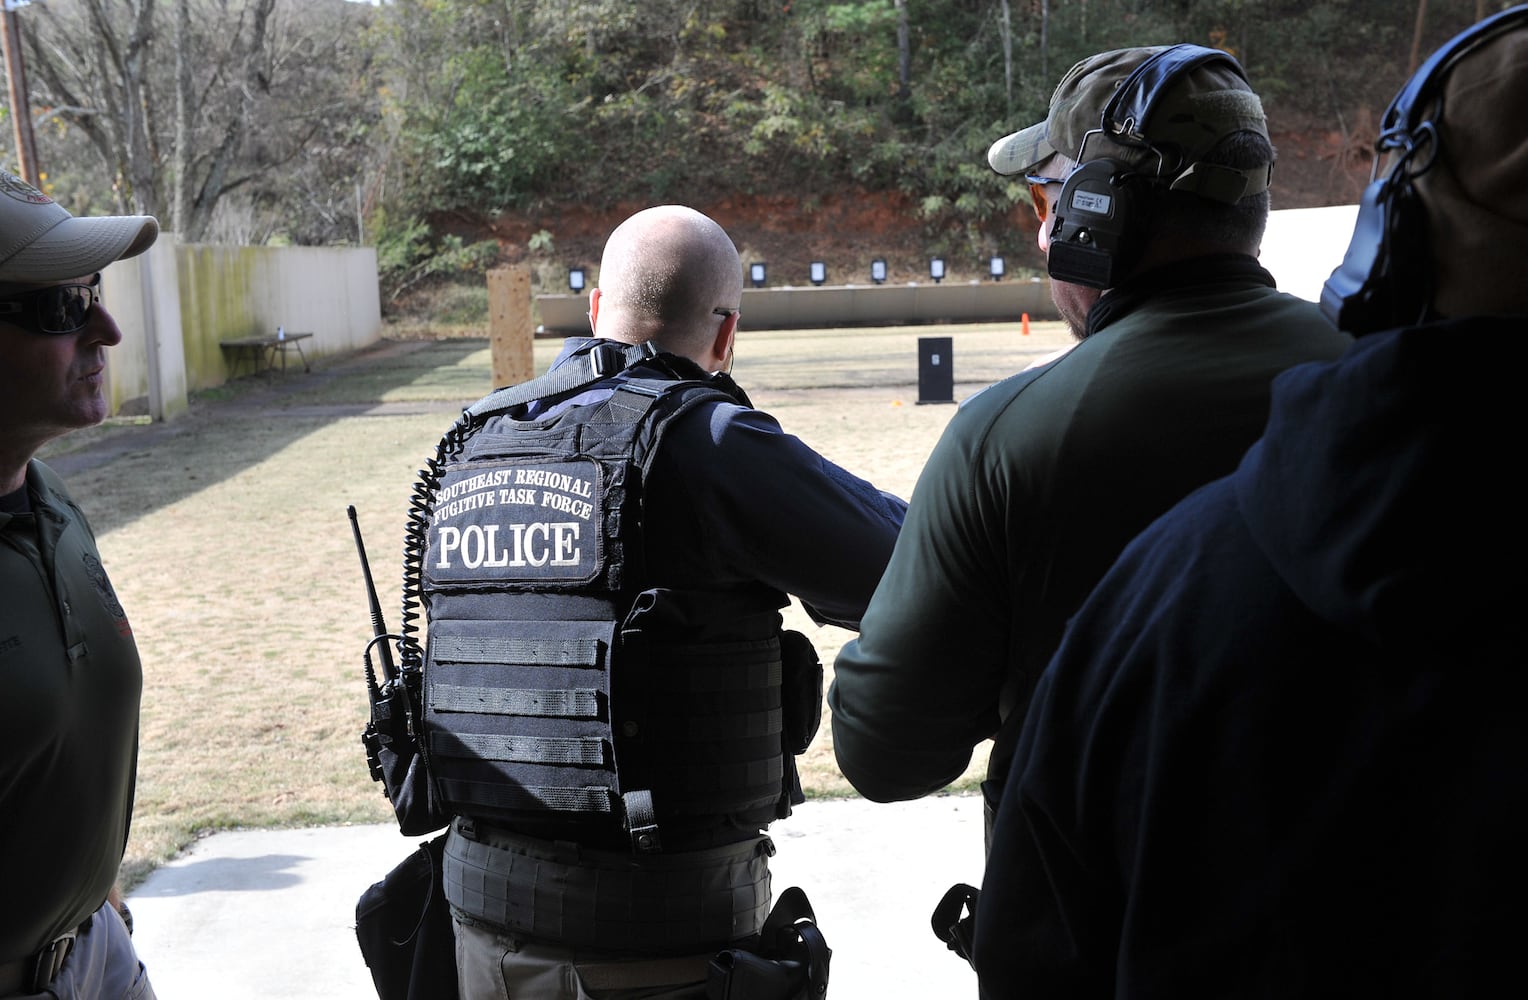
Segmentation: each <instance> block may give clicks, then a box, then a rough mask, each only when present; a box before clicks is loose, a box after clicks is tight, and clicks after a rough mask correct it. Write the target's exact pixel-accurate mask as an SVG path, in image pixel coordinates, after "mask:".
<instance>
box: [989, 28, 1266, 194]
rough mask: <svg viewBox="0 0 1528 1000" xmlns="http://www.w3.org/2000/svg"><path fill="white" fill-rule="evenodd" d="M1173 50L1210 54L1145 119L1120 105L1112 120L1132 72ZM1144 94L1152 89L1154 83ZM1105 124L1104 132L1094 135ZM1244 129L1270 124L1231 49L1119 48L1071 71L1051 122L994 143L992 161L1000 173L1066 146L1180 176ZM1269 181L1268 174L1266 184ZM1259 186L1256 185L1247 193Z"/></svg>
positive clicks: (1077, 155)
mask: <svg viewBox="0 0 1528 1000" xmlns="http://www.w3.org/2000/svg"><path fill="white" fill-rule="evenodd" d="M1169 49H1172V50H1175V51H1173V53H1172V54H1173V56H1174V57H1177V56H1182V57H1185V58H1192V57H1196V56H1198V57H1204V58H1205V60H1206V61H1204V62H1200V63H1198V64H1195V65H1193V66H1192V68H1191V69H1189V70H1188V71H1187V72H1186V73H1181V74H1180V75H1178V76H1177V77H1176V79H1174V80H1173V81H1172V82H1171V83H1170V84H1169V85H1168V86H1167V87H1166V89H1164V90H1163V91H1162V93H1161V94H1160V95H1156V96H1155V99H1154V100H1151V101H1150V103H1149V105H1148V111H1147V114H1145V115H1144V116H1143V120H1141V121H1135V120H1134V119H1133V117H1132V116H1129V115H1126V114H1125V113H1124V112H1125V111H1126V110H1127V109H1125V108H1119V109H1114V113H1113V114H1110V119H1111V120H1110V121H1109V122H1107V123H1105V122H1104V121H1103V119H1104V117H1105V115H1106V113H1109V112H1110V110H1111V109H1110V107H1109V106H1110V102H1111V101H1112V100H1113V99H1114V98H1115V95H1116V94H1118V93H1120V88H1121V87H1122V86H1123V85H1124V84H1125V82H1126V81H1127V80H1128V79H1129V78H1130V76H1131V74H1133V73H1135V72H1136V70H1138V69H1140V68H1141V66H1142V65H1143V64H1144V63H1145V62H1146V61H1147V60H1148V59H1151V58H1152V57H1153V56H1156V55H1159V54H1161V53H1164V52H1168V51H1169ZM1158 65H1161V64H1158ZM1145 93H1146V94H1147V95H1150V90H1146V91H1145ZM1100 128H1102V129H1103V132H1102V133H1101V134H1094V135H1091V136H1090V135H1089V133H1090V132H1095V133H1096V132H1098V130H1099V129H1100ZM1242 131H1251V132H1256V133H1258V134H1260V135H1263V136H1265V137H1266V136H1267V135H1268V123H1267V119H1266V118H1265V117H1264V115H1263V104H1262V102H1261V101H1260V100H1258V97H1257V95H1256V94H1255V93H1253V92H1252V88H1251V86H1249V85H1248V83H1247V80H1246V77H1245V76H1244V75H1243V74H1242V72H1241V67H1240V66H1239V65H1238V64H1237V63H1236V60H1235V59H1234V58H1233V57H1232V56H1230V55H1229V54H1228V53H1224V52H1219V51H1218V50H1213V49H1203V48H1200V47H1199V46H1189V45H1180V46H1163V45H1158V46H1149V47H1143V48H1132V49H1115V50H1114V51H1112V52H1101V53H1099V54H1098V55H1094V56H1089V57H1088V58H1086V59H1084V60H1083V61H1082V62H1080V63H1078V64H1077V65H1075V66H1073V67H1072V68H1071V69H1070V70H1068V71H1067V74H1066V76H1064V77H1062V78H1061V82H1060V83H1059V84H1057V86H1056V92H1055V93H1054V94H1052V95H1051V102H1050V114H1049V115H1047V116H1046V119H1045V121H1043V122H1039V123H1037V124H1035V125H1031V126H1029V127H1028V128H1026V129H1020V130H1019V131H1017V132H1015V133H1013V134H1012V135H1008V136H1004V137H1003V138H1001V139H999V140H998V141H997V142H995V143H993V144H992V148H991V149H989V150H988V151H987V162H988V163H990V164H991V165H992V169H993V170H996V171H997V172H998V173H1000V174H1027V173H1032V172H1033V171H1034V169H1035V168H1036V167H1038V166H1039V165H1040V164H1041V163H1044V162H1045V161H1046V160H1047V159H1049V158H1050V157H1051V156H1052V155H1054V154H1056V153H1061V154H1062V155H1064V156H1066V157H1067V158H1069V159H1071V160H1074V161H1077V162H1079V163H1082V162H1086V161H1087V160H1097V159H1102V158H1104V157H1107V158H1109V159H1113V160H1118V161H1120V162H1121V163H1123V164H1125V165H1127V166H1129V167H1135V168H1139V169H1141V170H1143V171H1147V172H1150V173H1155V174H1158V175H1166V174H1168V173H1169V172H1170V173H1171V175H1172V176H1174V177H1177V176H1179V175H1180V174H1182V173H1183V172H1184V171H1185V170H1187V169H1188V168H1190V167H1192V166H1193V164H1194V163H1195V162H1196V161H1198V160H1199V158H1200V157H1202V156H1204V155H1205V154H1206V153H1208V152H1209V151H1210V150H1211V149H1212V148H1214V146H1215V145H1216V144H1217V143H1218V142H1220V140H1221V139H1223V138H1225V137H1226V136H1228V135H1230V134H1232V133H1234V132H1242ZM1084 143H1085V144H1086V150H1084V148H1083V147H1084ZM1084 154H1085V158H1084ZM1266 186H1267V184H1266V179H1264V181H1263V184H1262V187H1266ZM1262 187H1259V188H1256V190H1262ZM1252 193H1255V192H1254V190H1253V189H1252V188H1250V187H1249V189H1248V190H1246V191H1245V192H1243V195H1245V194H1252ZM1233 200H1234V199H1233Z"/></svg>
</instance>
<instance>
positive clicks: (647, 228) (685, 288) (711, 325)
mask: <svg viewBox="0 0 1528 1000" xmlns="http://www.w3.org/2000/svg"><path fill="white" fill-rule="evenodd" d="M594 294H595V295H597V296H598V299H597V303H592V304H593V305H594V310H595V333H596V334H597V335H598V336H601V337H610V338H612V339H614V340H620V341H623V342H625V343H630V344H640V343H644V342H645V341H648V340H656V341H657V342H658V344H659V346H660V347H662V348H663V349H664V350H667V351H672V352H673V353H675V354H681V355H684V356H686V357H689V358H691V359H692V360H697V361H699V358H698V357H697V355H698V354H699V355H703V354H705V352H707V351H709V350H711V349H712V347H713V343H714V341H715V339H716V336H717V332H718V326H719V325H720V324H721V323H722V322H723V320H724V317H722V316H718V315H717V314H716V312H715V310H716V309H719V308H720V309H737V308H738V305H739V303H740V302H741V301H742V297H743V268H742V263H741V262H740V260H739V259H738V253H737V247H735V246H733V244H732V240H731V239H730V238H729V237H728V236H727V233H726V232H725V231H724V230H723V229H722V227H721V226H719V225H717V224H716V223H715V222H714V221H712V220H711V219H710V218H708V217H707V216H705V215H702V214H701V213H700V212H697V211H695V210H694V209H692V208H686V207H685V206H683V205H659V206H657V207H656V208H649V209H645V210H643V211H641V212H638V213H637V214H636V215H633V216H632V217H631V218H629V219H627V220H626V221H625V222H623V223H621V224H620V225H619V226H617V227H616V229H615V232H613V233H611V234H610V239H609V240H608V241H607V242H606V243H605V254H604V257H603V258H602V259H601V260H600V275H599V288H597V289H596V290H595V292H594Z"/></svg>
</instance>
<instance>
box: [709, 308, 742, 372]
mask: <svg viewBox="0 0 1528 1000" xmlns="http://www.w3.org/2000/svg"><path fill="white" fill-rule="evenodd" d="M739 315H740V314H739V313H732V314H730V315H728V316H727V317H725V318H724V319H723V320H722V322H721V326H719V327H717V328H716V339H715V340H713V341H712V342H711V353H712V354H713V355H715V357H716V364H717V368H716V370H717V371H726V370H727V369H728V368H729V367H731V366H730V365H729V364H728V362H729V360H730V359H731V358H732V347H733V343H734V342H735V341H736V339H737V321H738V316H739Z"/></svg>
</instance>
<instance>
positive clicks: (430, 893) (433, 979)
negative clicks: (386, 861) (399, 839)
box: [355, 833, 456, 1000]
mask: <svg viewBox="0 0 1528 1000" xmlns="http://www.w3.org/2000/svg"><path fill="white" fill-rule="evenodd" d="M445 849H446V835H445V834H444V833H443V834H441V835H440V836H438V837H436V838H435V839H434V840H431V841H428V842H427V843H423V844H420V845H419V849H418V850H416V851H415V852H414V853H413V854H410V855H409V856H408V857H407V858H405V859H404V860H403V862H402V863H401V864H399V865H398V866H397V867H396V868H394V869H393V870H392V871H390V872H388V873H387V875H386V876H384V877H383V879H382V881H380V882H378V883H376V884H375V885H373V886H371V887H370V888H369V889H367V890H366V891H365V892H363V893H362V894H361V898H360V901H359V902H357V903H356V907H355V933H356V939H357V941H358V942H359V944H360V946H361V956H362V957H363V958H365V960H366V967H367V968H368V969H370V970H371V980H372V983H373V984H374V985H375V986H376V988H377V996H378V998H379V1000H456V931H455V930H454V929H453V928H452V926H451V909H450V907H449V906H448V905H447V903H446V893H445V882H444V881H443V878H442V869H443V860H442V859H443V857H444V853H445Z"/></svg>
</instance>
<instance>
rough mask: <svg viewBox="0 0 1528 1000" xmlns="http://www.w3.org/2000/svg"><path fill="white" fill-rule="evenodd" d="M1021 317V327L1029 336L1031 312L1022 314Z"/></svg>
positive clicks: (1025, 334)
mask: <svg viewBox="0 0 1528 1000" xmlns="http://www.w3.org/2000/svg"><path fill="white" fill-rule="evenodd" d="M1020 319H1021V322H1020V324H1019V329H1020V331H1021V332H1022V333H1023V334H1024V336H1026V337H1027V336H1029V313H1024V314H1022V316H1021V318H1020Z"/></svg>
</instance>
